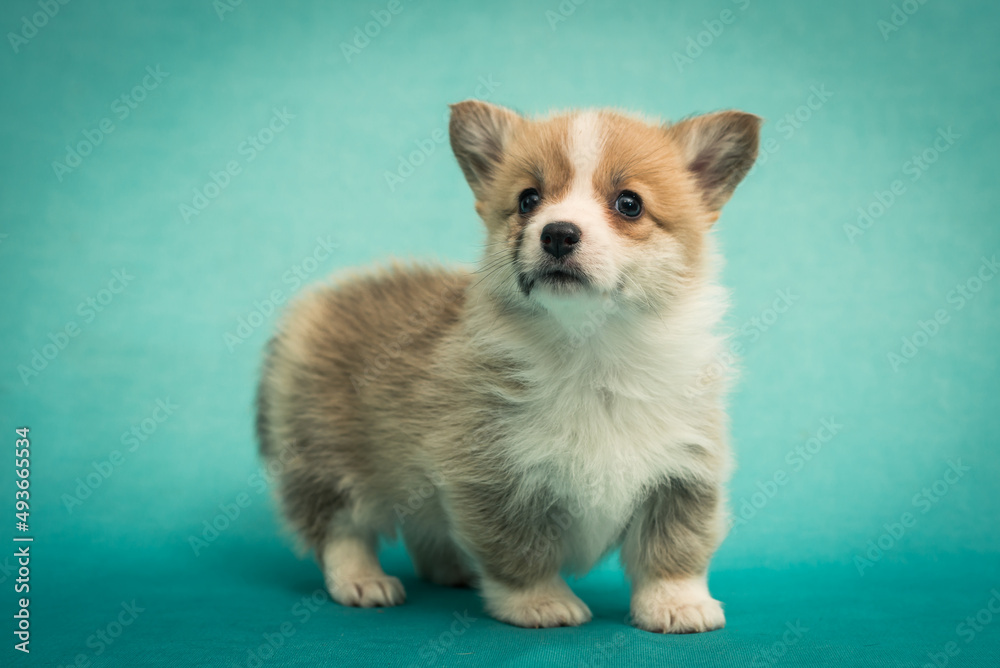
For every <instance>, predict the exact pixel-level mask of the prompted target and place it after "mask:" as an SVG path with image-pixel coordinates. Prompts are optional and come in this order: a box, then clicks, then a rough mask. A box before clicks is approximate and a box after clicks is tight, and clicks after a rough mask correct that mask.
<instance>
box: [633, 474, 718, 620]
mask: <svg viewBox="0 0 1000 668" xmlns="http://www.w3.org/2000/svg"><path fill="white" fill-rule="evenodd" d="M720 513H721V508H720V495H719V490H718V487H717V486H716V485H715V484H714V483H708V482H691V481H679V480H669V481H667V482H665V483H664V484H662V485H660V487H658V488H657V489H656V490H655V491H654V492H653V493H652V494H651V495H650V497H649V498H648V499H647V500H646V502H645V503H644V504H643V505H642V506H641V507H640V508H639V510H638V511H637V513H636V515H635V516H634V517H633V518H632V523H631V524H630V526H629V529H628V532H627V534H626V536H625V541H624V544H623V545H622V561H623V562H624V564H625V568H626V571H627V572H628V574H629V576H630V577H631V578H632V606H631V608H632V622H633V623H634V624H635V625H636V626H638V627H639V628H641V629H645V630H647V631H654V632H657V633H700V632H702V631H711V630H713V629H718V628H722V627H723V626H725V625H726V618H725V615H723V613H722V606H721V605H720V604H719V602H718V601H716V600H715V599H714V598H712V596H711V595H710V594H709V593H708V580H707V571H708V562H709V560H710V559H711V557H712V553H713V552H714V551H715V548H716V547H717V545H718V543H719V540H720V539H721V536H722V533H723V531H722V525H721V517H720Z"/></svg>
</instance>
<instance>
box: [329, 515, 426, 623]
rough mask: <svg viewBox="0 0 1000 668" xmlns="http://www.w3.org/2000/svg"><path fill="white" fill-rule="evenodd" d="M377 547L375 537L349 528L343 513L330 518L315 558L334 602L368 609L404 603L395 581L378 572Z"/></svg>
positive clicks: (348, 522) (379, 570) (346, 517)
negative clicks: (329, 525) (328, 528)
mask: <svg viewBox="0 0 1000 668" xmlns="http://www.w3.org/2000/svg"><path fill="white" fill-rule="evenodd" d="M377 545H378V536H377V534H376V533H375V532H374V531H372V530H370V529H366V528H363V527H358V526H355V525H353V524H352V523H351V522H350V519H349V517H348V513H347V512H342V513H340V514H339V515H338V516H337V517H335V518H334V521H333V523H332V525H331V527H330V530H329V531H328V532H327V535H326V539H325V542H324V544H323V547H322V548H321V549H320V551H319V555H320V564H321V566H322V568H323V576H324V578H325V580H326V588H327V590H329V592H330V596H331V597H333V600H335V601H337V603H340V604H341V605H350V606H357V607H362V608H372V607H389V606H393V605H399V604H401V603H403V602H404V601H405V600H406V592H405V591H404V590H403V585H402V583H400V581H399V579H398V578H394V577H392V576H391V575H386V574H385V571H383V570H382V566H381V565H380V564H379V562H378V556H377V555H376V547H377Z"/></svg>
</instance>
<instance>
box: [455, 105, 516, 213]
mask: <svg viewBox="0 0 1000 668" xmlns="http://www.w3.org/2000/svg"><path fill="white" fill-rule="evenodd" d="M450 106H451V122H450V124H449V128H448V134H449V137H450V139H451V150H452V151H453V152H454V153H455V158H456V159H457V160H458V164H459V166H460V167H461V168H462V172H463V173H464V174H465V180H466V181H468V182H469V186H470V187H471V188H472V192H473V193H474V194H475V196H476V200H477V201H480V202H481V201H483V199H484V198H485V196H486V191H487V189H488V188H489V184H490V181H491V180H492V179H493V176H494V174H495V172H496V168H497V166H498V165H499V164H500V161H501V159H502V158H503V152H504V148H505V147H506V145H507V141H508V139H509V138H510V136H511V132H512V131H513V130H514V128H515V127H517V124H518V123H520V122H521V121H522V120H523V119H522V118H521V117H520V116H518V115H517V113H515V112H513V111H511V110H510V109H505V108H504V107H498V106H497V105H495V104H488V103H486V102H480V101H479V100H466V101H465V102H459V103H458V104H453V105H450Z"/></svg>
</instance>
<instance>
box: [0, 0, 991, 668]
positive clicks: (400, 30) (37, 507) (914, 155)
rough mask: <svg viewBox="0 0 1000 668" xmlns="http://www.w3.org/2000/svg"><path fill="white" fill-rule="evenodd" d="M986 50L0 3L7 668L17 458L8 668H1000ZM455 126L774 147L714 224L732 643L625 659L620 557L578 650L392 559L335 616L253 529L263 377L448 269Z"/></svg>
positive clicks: (341, 15) (437, 14)
mask: <svg viewBox="0 0 1000 668" xmlns="http://www.w3.org/2000/svg"><path fill="white" fill-rule="evenodd" d="M998 19H1000V9H998V8H997V6H996V5H995V4H994V3H986V2H971V1H953V2H943V1H940V0H927V1H926V2H923V1H921V2H917V1H916V0H906V1H905V2H903V1H895V2H890V1H889V0H884V1H883V0H879V1H877V2H862V1H861V0H847V1H844V2H836V3H797V2H792V1H791V0H787V1H781V2H762V1H760V2H759V1H757V0H734V1H729V0H713V1H712V2H708V3H705V2H695V1H693V0H684V1H680V2H672V3H661V2H645V3H643V2H624V3H619V2H610V1H607V0H586V1H585V2H584V1H583V0H573V1H570V0H565V1H561V2H560V1H559V0H551V1H550V2H542V3H534V2H528V1H527V0H515V1H513V2H505V3H495V4H491V3H475V4H473V3H458V2H440V3H425V2H410V1H408V0H399V2H396V1H395V0H393V1H392V2H386V1H382V0H373V1H372V2H343V3H326V2H320V1H318V0H315V1H306V0H297V1H290V2H282V3H277V2H273V3H264V2H237V1H236V0H216V1H214V2H213V1H209V0H200V1H197V2H196V1H183V2H159V1H156V2H144V3H111V2H82V1H80V0H76V1H68V2H65V3H64V2H63V1H62V0H9V1H7V2H4V3H3V4H2V6H0V28H2V32H3V34H4V36H5V37H4V41H5V44H4V46H3V47H0V82H2V89H0V90H2V94H3V104H2V105H0V119H2V122H0V147H2V155H3V157H4V160H3V162H2V167H0V285H2V287H3V290H0V313H2V316H0V448H3V449H6V448H11V449H13V448H14V443H15V438H16V437H15V435H14V429H15V428H17V427H22V426H28V427H30V435H31V441H32V446H31V448H32V459H31V492H32V496H31V500H30V522H29V524H30V531H28V532H24V535H31V536H33V537H34V539H35V542H34V543H33V544H32V547H31V550H32V552H31V554H32V557H31V563H30V569H31V570H30V587H31V590H30V600H31V604H30V614H31V618H30V619H31V627H30V628H31V633H32V635H31V645H30V647H31V650H32V651H31V653H30V655H24V654H22V653H21V652H17V651H15V650H14V649H13V644H14V636H13V631H14V629H15V620H14V619H13V615H14V614H15V612H16V609H17V599H18V598H19V597H20V594H17V593H15V591H14V586H15V584H16V580H17V578H18V575H17V572H16V560H15V558H14V556H13V554H14V549H15V548H14V545H15V544H14V543H13V542H12V541H11V540H10V538H12V537H13V536H14V535H15V534H18V533H19V532H18V531H17V530H16V529H15V528H14V523H15V522H16V521H17V520H16V519H15V518H14V517H13V514H14V492H15V487H14V484H15V477H14V462H13V458H12V457H11V456H10V454H8V455H7V456H5V457H4V458H0V461H2V462H3V463H2V464H0V480H2V481H3V482H2V483H0V490H2V494H0V506H2V507H3V508H5V509H9V511H10V514H8V515H6V516H5V517H6V518H7V519H6V521H8V522H10V524H9V525H6V526H4V527H3V530H2V531H0V539H2V540H3V542H5V543H6V544H7V545H8V547H5V548H3V549H2V550H0V592H2V594H0V619H3V620H4V621H3V622H0V631H2V633H0V637H2V638H5V646H3V647H2V648H0V665H5V666H6V665H17V666H21V665H26V666H36V665H37V666H59V665H73V664H74V663H75V664H76V665H80V666H86V665H92V666H136V665H152V666H158V665H163V666H183V665H192V666H202V665H204V666H258V665H266V666H307V665H309V666H312V665H333V666H353V665H358V666H363V665H391V666H397V665H398V666H406V665H427V666H431V665H440V666H451V665H501V666H502V665H512V666H513V665H525V666H527V665H542V664H553V665H562V664H568V665H590V666H615V665H622V666H625V665H629V666H632V665H692V666H702V665H704V666H722V665H725V666H779V665H783V666H794V665H804V666H923V665H926V664H929V665H933V666H944V665H953V666H970V667H994V666H997V665H1000V622H998V621H997V619H998V616H1000V494H998V492H997V482H996V481H997V480H998V479H1000V452H998V447H997V446H998V440H1000V411H998V410H997V408H998V399H997V397H998V395H1000V393H998V390H1000V383H998V380H997V376H998V364H997V362H998V355H997V341H998V340H1000V318H998V313H1000V310H998V307H1000V280H994V279H995V278H996V274H997V273H998V271H1000V269H998V268H997V266H996V261H997V260H996V258H997V255H998V253H1000V226H998V224H997V222H998V220H997V211H998V210H1000V196H998V193H997V188H996V164H995V163H996V156H997V154H998V151H997V149H998V147H1000V146H998V138H1000V135H998V133H1000V129H998V125H997V118H998V114H997V112H998V109H997V101H998V88H997V83H998V80H997V72H998V65H1000V59H998V55H1000V51H998V47H997V41H996V35H997V32H998V28H1000V20H998ZM366 31H367V34H366ZM469 97H478V98H484V99H488V100H492V101H495V102H498V103H502V104H506V105H510V106H512V107H515V108H517V109H520V110H522V111H524V112H526V113H533V114H534V113H544V112H546V111H548V110H550V109H561V108H571V107H590V106H611V107H619V108H627V109H633V110H637V111H641V112H644V113H647V114H649V115H656V116H661V117H663V118H665V119H678V118H681V117H684V116H686V115H689V114H692V113H697V112H706V111H711V110H716V109H723V108H738V109H743V110H746V111H750V112H753V113H757V114H759V115H760V116H762V117H764V118H765V119H766V121H767V123H766V124H765V126H764V129H763V144H762V151H761V156H760V159H759V160H758V166H757V167H756V168H755V169H754V171H753V172H752V173H751V174H750V175H749V176H748V178H747V179H746V181H745V182H744V183H743V184H742V185H741V186H740V188H739V189H738V190H737V192H736V194H735V196H734V198H733V200H732V201H731V203H730V204H729V205H728V206H727V208H726V210H725V211H724V213H723V215H722V218H721V220H720V221H719V223H718V225H717V229H716V235H717V238H718V242H719V245H720V247H721V249H722V251H723V252H724V254H725V255H726V257H727V266H726V268H725V271H724V276H723V280H724V282H725V284H726V285H728V286H730V287H731V288H732V291H733V309H732V314H731V317H730V319H729V320H728V326H729V327H731V328H732V331H733V332H734V341H736V342H737V343H738V344H739V348H740V350H739V352H740V357H741V358H742V362H741V365H740V366H741V368H742V378H741V380H740V382H739V384H738V385H737V387H736V390H735V392H734V394H733V396H732V409H731V416H732V434H733V445H734V450H735V452H736V457H737V461H738V468H737V470H736V472H735V474H734V478H733V481H732V485H731V505H732V508H733V514H734V519H735V525H734V527H733V531H732V533H731V535H730V536H729V538H728V539H727V540H726V542H725V543H724V545H723V546H722V548H721V550H720V551H719V553H718V555H717V558H716V559H715V561H714V562H713V569H712V572H711V584H712V589H713V593H714V594H715V595H716V596H717V597H718V598H719V599H721V600H722V601H724V602H725V604H726V611H727V620H728V625H727V627H726V628H725V629H723V630H720V631H717V632H713V633H709V634H702V635H691V636H680V637H661V636H656V635H652V634H648V633H644V632H641V631H637V630H635V629H633V628H631V627H630V626H628V625H627V620H626V615H627V612H628V599H629V594H628V588H627V584H626V582H625V580H624V578H623V576H622V573H621V570H620V568H619V566H618V565H617V562H616V561H615V560H614V559H611V560H609V561H608V562H606V563H603V564H602V565H601V566H600V567H599V568H598V569H596V570H595V571H594V572H593V573H591V574H590V575H588V576H587V577H586V578H583V579H581V580H579V581H574V582H573V583H572V586H573V587H574V589H575V590H576V591H577V592H578V593H579V594H580V595H581V596H582V597H583V598H584V600H585V601H586V602H587V603H588V604H589V605H590V606H591V608H592V610H593V611H594V614H595V619H594V621H593V622H591V623H590V624H587V625H585V626H582V627H580V628H572V629H555V630H546V631H533V630H524V629H517V628H512V627H509V626H506V625H503V624H500V623H497V622H495V621H493V620H491V619H490V618H488V617H487V616H485V615H484V613H483V610H482V604H481V602H480V600H479V598H478V596H477V595H476V594H475V593H474V592H471V591H467V590H464V591H453V590H445V589H439V588H436V587H432V586H430V585H427V584H423V583H421V582H419V581H417V580H415V578H414V577H413V574H412V567H411V565H410V564H409V562H408V560H407V559H406V557H405V554H404V553H403V552H402V551H401V548H400V547H399V546H398V545H395V546H389V547H387V550H386V553H385V565H386V570H387V571H389V572H390V573H393V574H398V575H400V576H401V577H402V579H403V582H404V585H405V586H406V588H407V592H408V596H409V600H408V602H407V603H406V605H404V606H402V607H399V608H396V609H391V610H382V611H379V610H354V609H345V608H341V607H339V606H337V605H336V604H334V603H332V602H330V601H329V599H328V598H326V597H325V595H323V593H322V579H321V577H320V573H319V571H318V569H317V568H316V566H315V564H314V563H313V562H312V561H311V560H309V559H299V558H298V557H297V556H296V555H295V553H294V552H293V550H292V549H291V547H290V546H289V542H290V541H289V540H288V539H287V536H284V535H283V533H282V530H281V528H280V526H279V523H278V521H277V520H276V518H275V513H274V504H273V502H272V500H271V498H270V492H269V490H268V488H267V485H266V483H265V481H264V479H263V478H262V477H261V475H262V474H261V471H260V469H259V463H258V460H257V458H256V448H255V445H254V443H253V432H252V410H251V404H252V397H253V390H254V383H255V379H256V374H257V372H258V366H259V361H260V351H261V348H262V346H263V345H264V343H265V341H266V339H267V336H268V332H269V331H270V330H271V328H272V327H273V324H274V321H275V318H276V314H277V312H278V311H279V310H280V309H281V308H282V306H283V304H284V303H285V302H287V300H288V298H289V297H290V296H291V295H293V294H294V293H296V292H297V291H298V290H300V289H301V288H302V286H303V285H305V284H307V283H309V282H313V281H318V280H321V279H322V278H323V277H324V276H326V275H328V274H329V273H331V272H334V271H337V270H341V269H345V268H348V267H356V266H361V265H367V264H369V263H371V262H374V261H376V260H379V259H385V258H387V257H390V256H393V257H416V258H424V259H439V260H440V261H442V262H446V263H453V264H458V263H471V262H474V261H475V260H476V258H477V256H478V255H479V253H480V252H481V250H482V249H481V244H482V243H483V241H482V230H481V226H480V223H479V222H478V220H477V219H476V217H475V214H474V211H473V208H472V196H471V194H470V192H469V190H468V188H467V186H466V184H465V182H464V180H463V178H462V175H461V173H460V170H459V169H458V168H457V165H456V164H455V162H454V159H453V158H452V156H451V154H450V150H449V148H448V145H447V140H446V132H445V131H446V128H447V106H446V105H447V103H450V102H456V101H459V100H462V99H465V98H469ZM6 451H7V452H8V453H10V450H6ZM213 525H214V526H213ZM314 594H315V599H313V598H312V597H313V595H314ZM970 620H971V621H970Z"/></svg>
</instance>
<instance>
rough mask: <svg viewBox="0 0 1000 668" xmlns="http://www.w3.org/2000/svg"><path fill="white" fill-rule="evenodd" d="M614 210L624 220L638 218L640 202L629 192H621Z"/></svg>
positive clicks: (640, 211) (640, 207)
mask: <svg viewBox="0 0 1000 668" xmlns="http://www.w3.org/2000/svg"><path fill="white" fill-rule="evenodd" d="M615 208H616V209H618V213H620V214H622V215H623V216H625V217H626V218H638V217H639V214H641V213H642V200H641V199H639V196H638V195H636V194H635V193H634V192H632V191H631V190H623V191H622V192H621V194H620V195H618V199H617V200H615Z"/></svg>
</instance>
